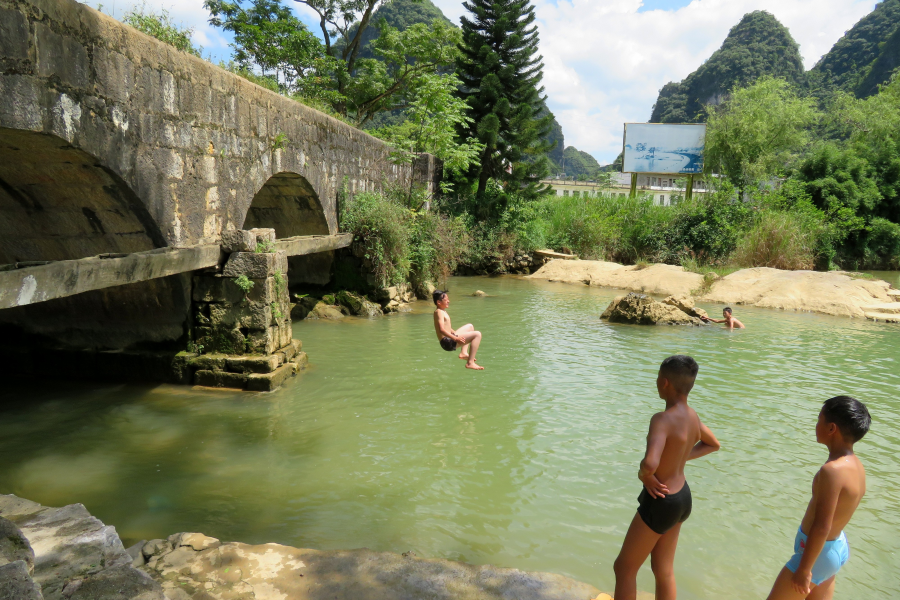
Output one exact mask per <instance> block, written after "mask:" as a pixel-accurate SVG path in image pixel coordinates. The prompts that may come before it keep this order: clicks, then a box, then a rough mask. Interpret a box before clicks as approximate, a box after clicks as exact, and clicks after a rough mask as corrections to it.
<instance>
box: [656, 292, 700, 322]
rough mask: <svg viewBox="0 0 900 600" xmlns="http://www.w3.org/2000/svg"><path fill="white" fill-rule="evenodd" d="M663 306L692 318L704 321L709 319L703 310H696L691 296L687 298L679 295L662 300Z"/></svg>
mask: <svg viewBox="0 0 900 600" xmlns="http://www.w3.org/2000/svg"><path fill="white" fill-rule="evenodd" d="M663 304H668V305H669V306H674V307H675V308H677V309H678V310H680V311H682V312H684V313H687V314H689V315H690V316H692V317H697V318H698V319H705V318H707V317H709V315H708V314H707V313H706V311H705V310H703V309H702V308H697V307H696V306H695V305H694V299H693V298H692V297H691V296H687V295H685V294H680V295H678V296H669V297H668V298H666V299H665V300H663Z"/></svg>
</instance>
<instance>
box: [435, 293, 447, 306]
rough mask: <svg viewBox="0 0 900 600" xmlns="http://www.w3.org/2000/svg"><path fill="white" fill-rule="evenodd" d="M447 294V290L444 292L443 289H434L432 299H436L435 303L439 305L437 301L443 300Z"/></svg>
mask: <svg viewBox="0 0 900 600" xmlns="http://www.w3.org/2000/svg"><path fill="white" fill-rule="evenodd" d="M446 295H447V292H443V291H441V290H434V291H433V292H431V299H432V300H434V303H435V305H437V303H438V302H440V301H441V300H443V299H444V296H446Z"/></svg>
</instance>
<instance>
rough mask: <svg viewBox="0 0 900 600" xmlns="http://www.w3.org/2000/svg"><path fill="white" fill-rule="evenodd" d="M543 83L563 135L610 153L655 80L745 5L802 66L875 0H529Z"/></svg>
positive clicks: (667, 75) (605, 157) (723, 31)
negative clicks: (782, 32) (674, 1)
mask: <svg viewBox="0 0 900 600" xmlns="http://www.w3.org/2000/svg"><path fill="white" fill-rule="evenodd" d="M535 4H536V7H537V14H538V18H539V22H540V23H539V26H540V34H541V53H542V54H543V56H544V61H545V70H544V84H545V86H546V88H547V95H548V96H549V104H550V108H551V110H553V112H554V113H555V114H556V116H557V120H559V122H560V124H561V125H562V127H563V131H564V132H565V135H566V144H567V145H573V146H576V147H577V148H579V149H580V150H585V151H587V152H590V153H591V154H593V155H594V156H596V157H597V158H598V160H600V161H601V162H610V161H612V159H613V158H615V156H616V155H617V154H618V153H619V151H620V150H621V145H622V141H621V136H622V124H623V123H624V122H630V121H637V122H643V121H646V120H647V119H649V117H650V112H651V109H652V106H653V103H654V102H655V101H656V96H657V93H658V90H659V88H661V87H662V86H663V85H664V84H665V83H667V82H669V81H679V80H681V79H683V78H684V77H685V76H687V75H688V74H689V73H690V72H692V71H694V70H695V69H696V68H697V67H699V66H700V65H701V64H702V62H703V61H704V60H706V59H707V58H709V56H710V55H711V54H712V53H713V52H714V51H715V50H716V49H717V48H718V47H719V46H720V45H721V44H722V41H723V40H724V39H725V37H726V36H727V35H728V31H729V29H730V28H731V27H733V26H734V25H735V24H737V22H738V21H739V20H740V19H741V17H742V16H743V15H744V14H746V13H748V12H751V11H753V10H767V11H769V12H771V13H772V14H773V15H775V17H776V18H777V19H778V20H779V21H781V23H782V24H783V25H785V26H786V27H787V28H788V29H790V31H791V34H792V35H793V36H794V39H795V40H797V42H798V43H799V44H800V51H801V55H802V56H803V60H804V64H805V66H806V68H810V67H812V66H813V65H814V64H815V63H816V61H818V59H819V58H820V57H821V56H822V55H823V54H824V53H826V52H827V51H828V50H829V49H830V48H831V46H832V45H833V44H834V43H835V42H836V41H837V40H838V39H839V38H840V37H841V35H843V33H844V32H845V31H846V30H847V29H849V28H850V27H852V26H853V24H854V23H856V21H858V20H859V19H860V18H862V17H863V16H864V15H865V14H867V13H868V12H869V11H871V10H872V8H873V7H874V4H875V2H874V1H873V0H693V1H692V2H691V3H690V4H689V5H687V6H685V7H683V8H680V9H678V10H673V11H661V10H654V11H649V12H642V13H639V12H637V11H638V9H639V8H640V5H641V2H640V0H558V2H554V1H552V0H536V2H535Z"/></svg>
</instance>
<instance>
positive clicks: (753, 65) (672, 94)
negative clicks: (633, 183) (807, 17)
mask: <svg viewBox="0 0 900 600" xmlns="http://www.w3.org/2000/svg"><path fill="white" fill-rule="evenodd" d="M765 75H773V76H776V77H781V78H784V79H786V80H787V81H789V82H791V83H793V84H796V85H804V84H805V81H806V75H805V73H804V71H803V60H802V59H801V57H800V48H799V46H798V45H797V42H795V41H794V38H793V37H791V34H790V32H789V31H788V30H787V28H786V27H785V26H784V25H782V24H781V23H779V22H778V19H776V18H775V17H774V16H772V15H771V14H769V13H767V12H765V11H755V12H752V13H749V14H746V15H744V18H743V19H741V21H740V23H738V24H737V25H735V26H734V27H733V28H732V29H731V31H730V32H729V33H728V37H726V38H725V41H724V42H723V43H722V47H721V48H719V49H718V50H716V51H715V52H714V53H713V55H712V56H710V57H709V60H707V61H706V62H705V63H703V65H701V67H700V68H699V69H697V70H696V71H694V72H693V73H691V74H690V75H688V76H687V77H686V78H685V79H684V81H681V82H679V83H674V82H670V83H668V84H666V85H665V86H664V87H663V88H662V90H660V93H659V98H658V100H657V101H656V104H655V105H654V107H653V114H652V116H651V117H650V121H651V122H652V123H693V122H696V121H697V120H700V119H702V118H703V116H704V110H705V106H706V105H707V104H709V103H717V102H718V101H719V100H720V99H722V98H723V97H724V96H725V95H726V94H727V93H728V91H729V90H731V89H732V88H733V87H735V86H744V85H746V84H748V83H751V82H753V81H755V80H756V79H758V78H760V77H762V76H765Z"/></svg>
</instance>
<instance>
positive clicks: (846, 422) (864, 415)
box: [816, 396, 872, 444]
mask: <svg viewBox="0 0 900 600" xmlns="http://www.w3.org/2000/svg"><path fill="white" fill-rule="evenodd" d="M832 425H833V426H835V427H837V429H838V430H840V432H841V437H842V438H844V441H847V442H850V443H851V444H852V443H855V442H858V441H859V440H861V439H862V438H863V436H864V435H866V433H867V432H868V431H869V427H870V426H871V425H872V417H871V416H870V415H869V409H867V408H866V405H865V404H863V403H862V402H860V401H859V400H857V399H856V398H851V397H850V396H835V397H834V398H829V399H828V400H826V401H825V404H823V405H822V412H820V413H819V422H818V423H817V424H816V439H817V440H819V442H823V443H824V441H823V440H824V438H826V437H828V433H829V430H830V426H832Z"/></svg>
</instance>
